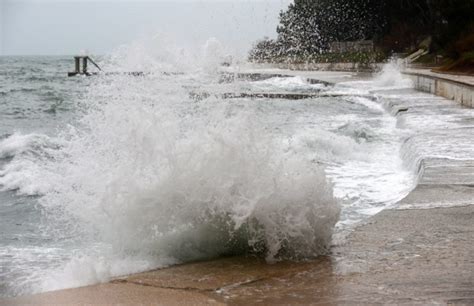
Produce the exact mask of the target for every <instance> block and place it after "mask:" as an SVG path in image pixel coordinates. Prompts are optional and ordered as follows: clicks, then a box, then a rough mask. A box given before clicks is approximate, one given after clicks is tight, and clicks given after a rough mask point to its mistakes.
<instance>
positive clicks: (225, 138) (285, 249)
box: [0, 46, 473, 296]
mask: <svg viewBox="0 0 474 306" xmlns="http://www.w3.org/2000/svg"><path fill="white" fill-rule="evenodd" d="M180 54H181V55H180V57H179V58H177V57H174V56H173V53H172V52H166V53H164V52H161V53H159V54H156V53H153V52H151V51H149V52H148V51H147V50H144V49H143V48H138V51H137V46H131V47H129V48H124V49H121V50H119V52H116V53H114V54H113V55H112V56H108V57H104V58H101V59H100V61H99V62H100V64H101V65H102V66H104V67H105V69H106V70H107V69H108V70H109V71H145V72H147V73H146V74H145V75H142V76H130V75H126V74H124V75H97V76H94V77H89V78H88V77H74V78H68V77H66V74H67V72H68V71H69V70H71V69H72V59H71V58H70V57H0V296H14V295H19V294H28V293H33V292H42V291H49V290H55V289H61V288H68V287H76V286H81V285H86V284H93V283H98V282H103V281H107V280H108V279H110V278H111V277H114V276H118V275H124V274H129V273H136V272H140V271H145V270H149V269H153V268H157V267H163V266H167V265H172V264H176V263H181V262H186V261H192V260H198V259H206V258H215V257H219V256H224V255H241V254H256V255H257V256H264V257H265V258H267V260H268V261H275V260H281V259H292V260H300V259H310V258H314V257H316V256H318V255H320V254H324V253H327V252H328V250H329V248H330V245H331V243H338V241H340V240H341V239H344V236H345V234H346V233H348V232H350V230H351V229H353V228H354V227H355V226H356V225H357V224H360V223H361V222H363V221H364V220H366V219H367V218H368V217H370V216H372V215H374V214H376V213H377V212H379V211H381V210H383V209H385V208H388V207H392V206H393V205H396V203H397V201H399V200H400V199H402V198H403V197H404V196H406V195H407V194H408V193H409V192H410V190H412V189H413V188H414V187H415V186H416V183H417V179H418V177H419V175H420V173H419V170H420V161H421V160H422V159H423V158H424V157H426V156H430V155H436V154H438V155H439V154H441V155H443V156H444V158H448V159H456V160H463V159H469V158H470V155H471V154H472V144H470V142H469V141H468V145H467V146H465V147H464V148H459V146H453V145H449V141H452V136H453V135H454V134H453V133H451V134H450V133H448V132H446V133H445V134H444V135H443V134H436V135H438V136H436V137H437V138H436V139H435V138H433V137H432V136H429V137H428V136H426V137H424V136H423V135H428V134H429V133H428V132H429V131H432V129H433V126H434V125H435V126H436V125H438V126H443V125H447V126H450V128H456V126H455V125H456V124H459V125H461V124H463V125H464V126H465V125H466V124H472V123H469V121H468V120H469V118H471V119H472V116H473V115H472V112H470V113H469V112H465V111H464V110H462V111H461V110H460V111H458V108H453V107H451V106H450V107H451V108H449V111H448V110H447V108H446V107H445V106H447V105H452V102H450V101H447V100H444V99H439V98H435V97H433V96H431V95H427V94H421V93H418V92H416V91H414V90H413V88H412V84H411V82H410V81H409V80H407V79H405V78H404V77H403V76H402V75H401V74H400V73H399V72H398V70H397V69H396V67H394V66H393V65H388V66H387V68H386V69H385V70H384V71H382V72H381V73H379V74H377V75H374V77H373V79H371V80H366V81H358V80H357V78H356V76H355V75H354V81H351V82H345V83H341V84H338V85H325V84H311V83H310V82H308V81H307V80H306V79H305V78H302V77H270V78H262V79H259V80H253V81H250V80H243V79H241V80H236V81H233V82H223V79H222V76H221V74H220V73H219V68H218V65H216V64H217V63H216V62H215V61H213V59H214V57H215V54H213V53H212V52H210V55H208V56H207V58H206V57H205V58H206V59H205V60H202V61H201V60H197V59H196V58H185V59H184V58H183V57H184V56H185V55H183V54H182V53H180ZM225 92H258V93H261V92H279V93H281V92H287V93H288V92H290V93H291V92H299V93H302V92H303V93H311V94H314V95H313V96H312V97H310V98H307V99H301V100H290V99H269V98H252V97H234V98H229V97H225V95H222V93H225ZM196 93H200V94H199V95H196ZM401 100H403V101H404V102H405V103H408V104H409V103H412V102H410V101H416V103H418V104H419V103H420V101H424V102H423V103H426V104H430V103H432V104H433V103H434V104H433V105H436V106H437V107H432V108H429V110H427V111H425V112H423V113H410V112H406V111H405V110H402V112H404V113H405V114H404V116H403V118H401V116H400V115H399V114H397V112H394V111H393V109H392V108H391V107H390V105H391V104H393V102H394V101H398V102H397V103H400V101H401ZM433 101H435V102H433ZM453 126H454V127H453ZM414 135H417V136H416V137H417V138H416V137H414ZM420 135H421V136H420ZM457 135H458V136H459V133H458V134H457ZM459 137H461V136H459ZM465 137H466V139H468V137H469V136H468V135H465ZM461 138H462V137H461ZM414 143H415V144H414ZM440 143H447V144H448V145H445V146H444V147H440V145H438V146H437V144H440ZM454 147H456V149H454ZM331 238H335V239H333V240H331ZM331 241H332V242H331Z"/></svg>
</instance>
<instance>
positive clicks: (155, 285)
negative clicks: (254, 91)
mask: <svg viewBox="0 0 474 306" xmlns="http://www.w3.org/2000/svg"><path fill="white" fill-rule="evenodd" d="M273 72H274V71H273ZM273 72H271V71H269V72H268V73H273ZM284 73H297V72H294V71H293V72H291V71H287V72H284ZM413 73H415V72H413ZM320 75H322V73H320V72H302V76H303V77H308V78H314V79H318V78H319V79H320V80H321V81H324V82H328V83H333V82H334V83H335V82H339V81H341V80H352V79H353V78H354V75H350V74H347V73H346V74H344V73H327V74H325V76H323V77H321V76H320ZM440 100H443V101H441V102H439V103H442V104H443V105H445V108H444V109H443V111H444V112H446V111H447V110H448V109H449V108H452V109H457V110H459V109H460V108H461V106H459V105H457V104H456V103H454V102H450V101H446V100H444V99H440ZM397 103H399V104H397ZM391 107H392V110H393V113H397V112H396V110H397V109H399V108H407V107H409V108H410V111H413V112H423V111H426V109H425V107H426V104H424V102H418V101H412V102H407V101H400V102H393V103H392V104H391ZM467 111H471V110H467ZM404 114H406V112H404V113H401V114H400V115H399V116H405V115H404ZM468 123H469V122H467V121H466V128H468V129H473V130H474V127H472V124H468ZM473 135H474V134H473ZM473 154H474V152H473ZM421 167H422V168H423V169H422V173H423V175H422V176H421V177H420V179H419V184H418V186H417V187H416V188H415V189H414V190H413V191H412V192H411V193H410V194H409V195H408V196H407V197H406V198H405V199H403V200H402V201H400V202H399V203H398V204H397V205H395V206H394V207H393V208H392V209H387V210H384V211H382V212H381V213H379V214H378V215H376V216H374V217H372V218H370V219H369V220H368V221H367V222H366V223H364V224H362V225H360V226H359V227H357V228H356V230H355V231H353V232H352V233H351V234H350V235H349V236H348V237H347V239H345V240H344V241H341V242H335V243H336V244H335V245H334V246H333V248H332V252H331V254H330V255H328V256H323V257H320V258H318V259H316V260H314V261H309V262H301V263H294V262H281V263H277V264H272V265H269V264H266V263H265V262H264V261H263V260H261V259H258V258H253V257H250V258H245V257H232V258H220V259H216V260H212V261H206V262H198V263H189V264H184V265H179V266H174V267H171V268H167V269H161V270H157V271H150V272H146V273H141V274H137V275H131V276H126V277H120V278H117V279H115V280H113V281H111V282H109V283H106V284H100V285H94V286H88V287H83V288H78V289H68V290H62V291H57V292H49V293H43V294H38V295H33V296H25V297H20V298H17V299H10V300H0V304H1V305H26V304H35V305H52V304H59V305H67V304H68V305H79V304H82V305H84V304H87V305H107V304H108V305H110V304H122V305H136V304H138V305H214V304H222V305H227V304H228V305H249V304H261V305H274V304H285V305H298V304H299V305H306V304H311V305H354V304H358V305H359V304H360V305H380V304H396V305H474V257H473V254H474V205H473V204H474V155H473V156H472V160H470V161H463V164H462V166H459V165H458V164H457V162H456V161H452V162H451V163H443V167H440V165H439V163H438V160H434V159H433V160H429V159H428V160H424V161H423V162H422V163H421Z"/></svg>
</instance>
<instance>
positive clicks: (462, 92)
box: [403, 71, 474, 108]
mask: <svg viewBox="0 0 474 306" xmlns="http://www.w3.org/2000/svg"><path fill="white" fill-rule="evenodd" d="M403 73H404V74H405V75H407V76H409V77H410V78H411V79H412V80H413V82H414V85H415V89H417V90H421V91H424V92H429V93H432V94H435V95H437V96H441V97H445V98H447V99H450V100H454V101H456V102H458V103H459V104H462V105H464V106H466V107H470V108H474V85H473V84H471V83H470V82H469V81H462V80H453V79H452V78H450V77H449V76H444V75H439V74H436V75H435V74H434V73H430V72H427V73H420V72H409V71H407V72H403Z"/></svg>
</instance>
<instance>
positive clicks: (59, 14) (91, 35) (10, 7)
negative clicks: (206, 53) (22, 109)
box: [0, 0, 292, 55]
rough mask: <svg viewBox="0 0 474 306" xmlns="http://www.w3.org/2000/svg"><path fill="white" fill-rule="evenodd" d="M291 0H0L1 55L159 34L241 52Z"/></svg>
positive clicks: (270, 29)
mask: <svg viewBox="0 0 474 306" xmlns="http://www.w3.org/2000/svg"><path fill="white" fill-rule="evenodd" d="M290 2H292V0H174V1H173V0H141V1H133V0H128V1H124V0H121V1H112V0H82V1H81V0H0V51H1V54H4V55H6V54H7V55H37V54H50V55H63V54H64V55H66V54H76V53H78V52H80V51H81V50H88V51H89V52H91V53H95V54H102V53H107V52H110V51H112V50H113V49H114V48H116V47H117V46H119V45H121V44H124V43H127V42H130V41H133V40H135V39H138V38H140V37H143V36H146V35H150V36H151V35H154V34H156V33H161V34H162V35H165V36H167V37H169V38H170V39H172V40H174V41H175V42H176V43H177V44H178V45H182V46H197V45H201V44H203V43H204V42H205V41H206V40H207V39H208V38H209V37H216V38H217V39H218V40H219V41H221V42H222V43H223V44H224V45H225V46H227V47H228V48H230V49H231V50H233V51H236V52H240V53H242V52H244V51H245V50H247V49H248V48H249V47H250V46H251V44H252V43H253V42H254V41H255V40H257V39H259V38H262V37H263V36H270V37H274V36H275V34H276V33H275V28H276V25H277V23H278V14H279V11H280V10H282V9H284V8H286V7H287V6H288V4H289V3H290Z"/></svg>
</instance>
